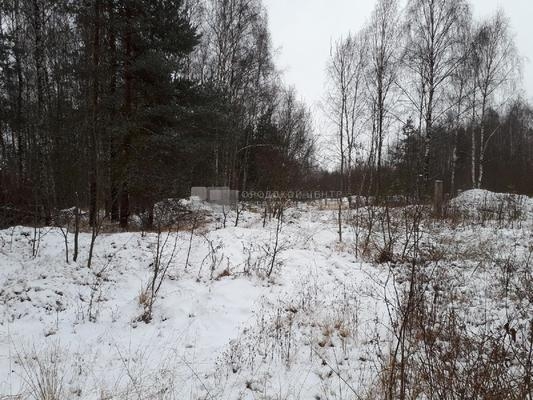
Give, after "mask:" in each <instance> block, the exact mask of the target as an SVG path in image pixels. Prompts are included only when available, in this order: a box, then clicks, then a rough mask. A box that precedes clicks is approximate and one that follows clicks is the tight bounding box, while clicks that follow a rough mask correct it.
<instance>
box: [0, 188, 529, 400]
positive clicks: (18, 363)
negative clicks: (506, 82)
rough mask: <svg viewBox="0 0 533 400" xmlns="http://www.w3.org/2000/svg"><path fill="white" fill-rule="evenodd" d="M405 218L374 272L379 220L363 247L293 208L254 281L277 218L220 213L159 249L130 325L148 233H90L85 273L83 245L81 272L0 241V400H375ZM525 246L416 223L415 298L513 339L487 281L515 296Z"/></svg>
mask: <svg viewBox="0 0 533 400" xmlns="http://www.w3.org/2000/svg"><path fill="white" fill-rule="evenodd" d="M463 196H464V195H463ZM471 197H473V194H472V196H471ZM469 199H470V197H469ZM461 201H463V200H460V199H459V200H456V202H455V206H458V205H460V204H462V203H461ZM406 210H407V211H406ZM408 211H409V209H408V208H405V209H394V210H392V211H391V213H392V220H393V221H396V222H395V223H393V224H392V225H394V226H392V227H390V226H389V228H390V229H389V231H388V232H391V235H396V239H395V240H394V241H392V242H393V243H389V245H390V246H388V247H387V249H388V250H390V252H391V253H392V254H393V256H392V257H390V259H385V260H384V259H382V260H380V261H382V262H379V263H378V262H376V261H375V260H378V259H379V258H380V257H379V254H380V252H381V253H383V251H382V250H383V249H382V248H381V247H380V246H384V241H385V238H386V237H390V236H391V235H389V234H387V235H383V234H382V231H381V228H379V224H378V223H377V222H376V223H375V228H374V229H373V231H372V233H371V235H369V236H368V235H367V233H368V220H367V219H368V216H369V215H370V213H369V209H367V208H365V209H359V210H346V211H345V212H344V218H345V223H344V227H343V242H342V243H339V242H338V233H337V229H338V227H337V220H336V210H334V209H333V207H332V208H329V207H324V206H323V205H318V204H315V205H306V204H299V205H295V206H293V207H291V208H289V209H287V210H285V212H284V218H283V224H282V228H281V231H280V236H279V239H278V247H277V248H278V250H279V252H278V254H277V257H276V259H275V260H274V263H273V265H274V269H273V271H272V274H271V275H270V276H267V275H268V270H269V268H270V266H271V265H272V254H273V248H274V246H275V243H276V229H277V227H278V225H277V220H276V219H275V218H273V219H272V220H269V221H267V223H266V225H265V226H263V219H262V213H261V210H256V211H253V209H252V210H249V211H244V212H243V213H242V215H241V216H240V220H239V225H238V227H234V226H233V223H234V220H235V214H234V213H230V215H229V216H228V217H227V227H226V228H223V227H222V226H221V224H222V222H221V218H222V217H221V215H220V213H219V212H218V211H216V210H215V211H214V212H213V218H212V220H211V222H209V223H207V224H206V225H204V226H202V227H201V228H199V229H198V230H197V232H195V233H194V235H192V236H191V233H190V231H187V230H185V231H180V232H179V233H172V234H170V236H169V237H168V239H167V242H166V246H165V250H164V252H163V256H162V257H161V261H162V263H163V264H165V263H166V262H169V261H170V267H169V271H168V276H167V277H166V279H165V280H164V282H163V284H162V286H161V291H160V292H159V295H158V296H157V299H156V301H155V304H154V307H153V319H152V321H151V322H149V323H145V322H142V321H140V320H139V317H140V316H141V314H142V312H143V308H142V306H141V305H140V302H139V297H140V295H141V292H142V291H143V289H144V288H146V287H147V285H148V283H149V280H150V277H151V274H152V272H151V271H152V267H153V262H154V257H155V254H156V248H157V247H156V241H157V236H156V234H155V233H148V234H145V235H143V234H141V233H140V232H132V233H113V234H101V235H99V236H98V237H97V239H96V248H95V259H94V260H93V262H92V268H91V269H88V268H87V267H86V261H87V254H88V247H89V242H90V235H89V234H81V236H80V257H79V259H78V261H77V262H72V261H70V262H69V263H67V262H66V261H65V244H64V237H63V235H62V233H61V231H60V230H59V229H58V228H41V229H40V230H38V231H37V232H34V229H33V228H31V227H14V228H10V229H6V230H3V231H0V285H1V286H0V304H1V322H0V398H2V396H1V395H5V396H10V395H11V396H14V395H19V394H20V395H21V397H20V398H33V397H32V393H33V392H34V390H32V385H34V384H35V382H38V381H39V380H40V379H41V378H42V376H46V375H47V372H48V375H52V376H53V378H51V379H55V380H56V381H58V382H60V383H61V391H62V393H63V397H61V398H67V399H70V398H81V399H258V398H261V399H263V398H264V399H350V398H354V393H358V394H359V395H361V396H362V398H364V397H363V396H364V395H366V396H367V398H372V397H371V393H372V390H374V389H373V388H375V387H376V386H377V385H378V382H379V380H380V379H379V377H380V373H381V372H382V371H383V368H384V366H386V365H387V359H388V356H389V354H390V352H391V347H392V346H393V345H394V340H395V322H394V321H395V317H394V314H395V308H394V305H395V304H397V303H398V302H399V301H400V300H401V299H399V298H398V299H394V296H398V297H399V296H400V295H399V293H401V289H399V288H401V287H402V282H404V281H405V276H406V274H408V271H409V265H407V264H406V263H404V262H403V259H407V258H406V257H404V258H401V257H400V256H399V255H400V254H404V255H408V253H409V251H410V250H409V248H410V246H411V245H412V243H411V242H412V241H413V237H412V236H409V235H408V233H405V232H406V227H408V226H409V224H408V223H407V222H405V223H404V222H402V221H404V219H405V221H408V217H407V215H408ZM383 215H384V214H383ZM404 217H405V218H404ZM365 218H366V219H365ZM378 219H379V218H378ZM395 224H396V225H395ZM402 224H404V225H402ZM389 225H390V224H389ZM531 232H532V230H531V220H530V219H529V220H528V219H526V220H522V221H520V223H513V224H507V225H506V226H501V225H499V226H498V225H497V224H485V223H484V224H483V225H479V224H477V223H476V224H474V223H468V222H467V221H466V220H465V221H461V222H457V221H455V222H453V223H451V222H448V221H434V220H430V219H428V220H424V222H423V223H422V224H421V230H420V232H419V233H417V235H419V236H417V237H418V239H419V242H420V244H419V246H420V247H423V248H424V254H425V256H424V257H425V260H427V261H425V262H424V265H423V267H421V268H424V271H425V270H426V269H427V276H429V278H428V280H427V282H425V284H424V285H425V286H424V289H423V290H424V291H426V292H427V293H428V295H429V294H431V296H434V299H435V303H438V304H441V305H442V307H443V309H447V308H449V307H452V308H455V309H458V310H460V314H461V315H462V316H463V317H464V320H465V321H466V323H468V324H469V326H471V327H472V329H477V328H476V327H478V328H479V327H480V326H483V329H487V330H499V329H501V327H502V325H503V324H504V323H505V322H509V321H511V324H512V325H513V326H514V327H515V328H516V329H517V330H518V332H519V334H520V332H522V330H521V329H522V328H524V329H527V321H529V319H530V318H531V317H533V313H532V310H531V307H530V305H531V302H529V300H527V299H517V298H516V296H515V294H514V293H515V292H513V294H511V293H510V292H505V293H502V292H501V288H502V285H501V284H500V283H501V279H504V280H505V279H506V278H508V279H509V280H510V281H512V282H514V279H515V278H513V277H508V275H509V274H508V273H507V269H506V268H507V267H506V266H508V265H510V260H514V261H516V262H515V263H514V264H512V265H519V266H521V265H525V264H524V262H525V260H526V259H527V257H528V255H529V256H530V255H531V252H532V251H533V249H532V248H531V246H532V243H533V240H532V239H533V237H532V233H531ZM367 236H368V237H367ZM191 237H192V241H191ZM34 238H38V239H39V240H38V243H35V242H34ZM163 238H164V239H166V234H163ZM68 240H69V250H70V253H72V242H73V236H72V235H69V236H68ZM365 240H366V241H367V246H366V247H367V249H366V251H365V252H363V251H362V250H361V249H362V245H361V243H363V242H364V241H365ZM174 243H175V244H176V247H175V248H176V249H177V251H176V253H175V254H174V255H173V256H172V249H173V248H174ZM189 245H190V248H191V251H190V258H189V262H188V264H187V265H186V259H187V254H188V252H189ZM394 255H397V256H394ZM516 279H518V278H516ZM520 279H521V278H520ZM391 282H392V283H394V285H391ZM396 284H397V285H398V286H396ZM507 284H509V282H507ZM513 296H515V298H513ZM510 299H513V301H510ZM58 390H59V389H58ZM8 398H9V397H8Z"/></svg>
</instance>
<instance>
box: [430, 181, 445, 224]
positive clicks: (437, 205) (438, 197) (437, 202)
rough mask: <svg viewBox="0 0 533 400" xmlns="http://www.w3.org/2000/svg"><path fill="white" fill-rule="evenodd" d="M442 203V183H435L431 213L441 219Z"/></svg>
mask: <svg viewBox="0 0 533 400" xmlns="http://www.w3.org/2000/svg"><path fill="white" fill-rule="evenodd" d="M443 201H444V182H443V181H439V180H437V181H435V191H434V193H433V213H434V214H435V216H436V217H439V218H440V217H442V204H443Z"/></svg>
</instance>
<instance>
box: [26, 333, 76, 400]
mask: <svg viewBox="0 0 533 400" xmlns="http://www.w3.org/2000/svg"><path fill="white" fill-rule="evenodd" d="M17 356H18V360H17V361H18V364H19V365H20V366H21V369H22V373H21V377H22V379H23V381H24V383H25V386H26V390H27V393H28V394H29V396H30V398H31V399H34V400H62V399H66V398H67V397H66V396H65V393H64V386H63V382H64V378H65V369H64V362H65V360H64V354H63V353H62V352H61V350H60V347H59V345H58V344H56V345H54V346H52V347H51V348H49V349H46V350H44V351H43V350H40V351H37V350H36V349H33V350H32V351H31V352H26V351H22V352H20V353H18V354H17Z"/></svg>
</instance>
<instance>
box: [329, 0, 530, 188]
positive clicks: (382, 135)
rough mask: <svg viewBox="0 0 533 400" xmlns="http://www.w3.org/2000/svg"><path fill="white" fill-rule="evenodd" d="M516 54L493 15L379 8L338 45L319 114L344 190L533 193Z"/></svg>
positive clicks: (438, 0)
mask: <svg viewBox="0 0 533 400" xmlns="http://www.w3.org/2000/svg"><path fill="white" fill-rule="evenodd" d="M521 61H522V59H521V57H520V55H519V54H518V51H517V48H516V46H515V43H514V40H513V33H512V30H511V26H510V22H509V20H508V18H507V17H506V16H505V14H504V13H503V12H502V11H501V10H499V11H496V12H495V13H494V14H493V15H492V16H490V17H488V18H485V19H483V20H475V19H474V18H473V16H472V11H471V6H470V4H469V3H468V1H466V0H409V1H408V2H407V5H406V6H405V8H403V9H401V8H400V5H399V2H398V1H397V0H378V1H377V2H376V5H375V9H374V11H373V13H372V16H371V18H370V20H369V22H368V23H367V24H366V26H364V27H363V28H362V29H360V30H359V31H357V32H356V33H350V34H348V35H347V36H346V37H344V38H341V39H339V40H337V41H335V42H334V43H333V45H332V47H331V56H330V60H329V62H328V68H327V72H328V82H329V84H328V90H327V94H326V97H325V101H324V105H323V108H324V111H325V113H326V115H327V116H328V119H329V121H330V122H331V126H332V127H333V130H334V132H335V135H334V146H335V147H334V148H335V159H336V160H338V162H337V165H338V167H337V168H336V171H335V172H334V173H333V174H330V176H329V178H328V180H327V182H329V184H330V185H332V184H334V183H333V182H335V181H336V183H335V184H336V185H337V186H340V187H341V188H342V189H343V190H344V189H347V191H348V192H354V191H356V192H362V193H365V194H373V195H376V194H377V195H384V194H398V193H401V194H407V195H410V196H415V197H420V196H423V195H424V194H427V193H428V192H429V191H430V188H431V183H432V182H433V181H434V180H436V179H439V180H443V181H444V183H445V187H446V190H447V191H448V192H449V193H451V194H455V193H456V192H457V191H458V190H465V189H469V188H487V189H491V190H495V191H519V192H522V193H529V194H531V193H533V189H532V188H533V179H532V176H533V129H532V121H533V119H532V115H533V109H532V108H531V106H530V105H529V104H528V103H527V101H525V100H524V99H523V98H522V97H521V90H520V89H521V88H520V73H521Z"/></svg>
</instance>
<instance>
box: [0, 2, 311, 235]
mask: <svg viewBox="0 0 533 400" xmlns="http://www.w3.org/2000/svg"><path fill="white" fill-rule="evenodd" d="M272 53H273V51H272V45H271V41H270V34H269V30H268V25H267V16H266V11H265V8H264V6H263V5H262V3H261V0H0V206H1V213H2V216H3V218H4V221H5V222H4V223H5V224H9V223H15V222H23V221H24V219H26V218H32V219H39V220H42V221H43V222H49V221H50V219H51V218H52V216H53V214H54V212H55V211H56V210H58V209H62V208H67V207H72V206H76V207H80V208H86V209H87V210H88V212H89V219H90V223H91V225H94V224H96V223H97V220H98V218H102V217H101V216H100V214H101V213H102V212H104V211H105V217H107V218H109V219H110V220H111V221H115V222H119V223H120V226H121V227H123V228H126V227H127V226H128V223H129V220H130V219H131V215H132V214H133V213H137V212H148V213H149V214H150V213H151V212H152V210H153V205H154V204H155V203H156V202H158V201H160V200H162V199H165V198H169V197H182V196H186V195H188V193H189V189H190V187H191V186H194V185H202V186H206V185H215V186H231V187H232V188H236V189H240V190H247V189H273V188H279V187H284V186H286V187H289V186H290V187H295V186H297V184H298V182H301V181H302V179H304V178H305V177H306V176H307V175H308V171H309V170H310V169H311V168H312V166H313V160H314V157H313V154H314V148H315V146H314V140H313V134H312V124H311V117H310V112H309V110H308V109H307V108H306V106H305V105H304V104H303V103H302V102H301V101H299V100H298V98H297V95H296V93H295V92H294V90H292V89H291V88H288V87H285V86H284V85H283V84H282V82H281V79H280V73H279V71H278V70H277V69H276V68H275V65H274V63H273V55H272ZM8 220H9V221H8Z"/></svg>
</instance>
